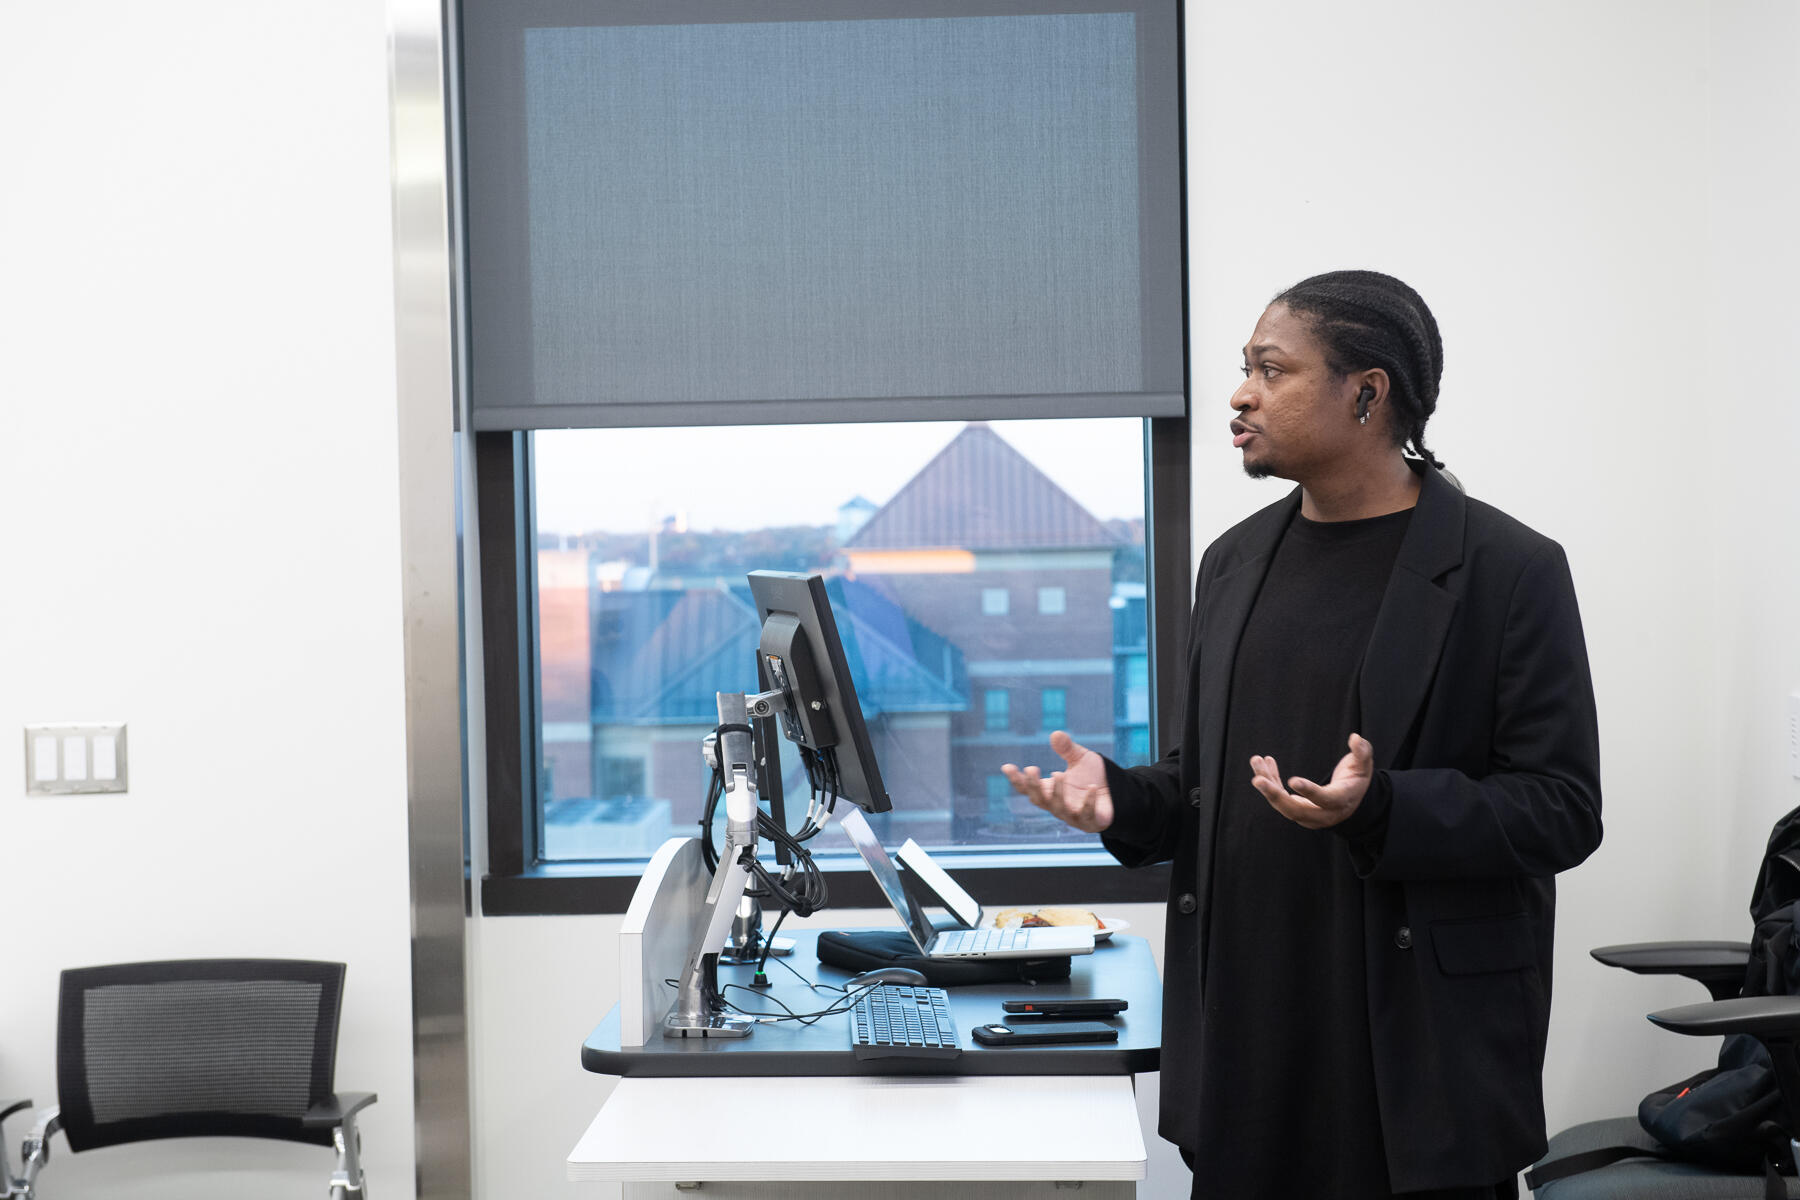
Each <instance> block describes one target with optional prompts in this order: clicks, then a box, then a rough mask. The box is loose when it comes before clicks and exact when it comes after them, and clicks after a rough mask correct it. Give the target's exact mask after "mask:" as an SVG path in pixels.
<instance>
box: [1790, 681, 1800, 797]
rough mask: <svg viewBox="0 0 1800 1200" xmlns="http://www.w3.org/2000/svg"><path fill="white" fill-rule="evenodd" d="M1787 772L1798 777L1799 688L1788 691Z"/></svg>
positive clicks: (1799, 764)
mask: <svg viewBox="0 0 1800 1200" xmlns="http://www.w3.org/2000/svg"><path fill="white" fill-rule="evenodd" d="M1787 743H1788V774H1789V775H1792V776H1793V777H1794V778H1795V779H1800V690H1795V691H1792V692H1789V693H1788V710H1787Z"/></svg>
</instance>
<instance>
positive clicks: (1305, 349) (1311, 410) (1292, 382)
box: [1231, 304, 1358, 483]
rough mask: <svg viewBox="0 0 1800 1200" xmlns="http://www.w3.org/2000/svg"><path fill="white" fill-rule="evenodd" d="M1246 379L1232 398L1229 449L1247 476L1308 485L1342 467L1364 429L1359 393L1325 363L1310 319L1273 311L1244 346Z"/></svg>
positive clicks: (1283, 310)
mask: <svg viewBox="0 0 1800 1200" xmlns="http://www.w3.org/2000/svg"><path fill="white" fill-rule="evenodd" d="M1244 375H1245V379H1244V382H1243V385H1242V386H1240V387H1239V388H1238V390H1237V391H1236V392H1235V393H1233V394H1232V397H1231V407H1232V408H1234V409H1236V410H1237V416H1236V418H1235V419H1234V420H1233V421H1232V422H1231V433H1232V443H1231V444H1232V445H1233V446H1235V447H1237V448H1238V449H1239V450H1241V451H1242V452H1243V462H1244V473H1245V474H1247V475H1249V476H1250V477H1251V478H1252V479H1262V478H1264V477H1265V476H1269V475H1274V476H1278V477H1279V478H1282V479H1292V480H1294V481H1296V482H1299V483H1304V482H1305V481H1306V480H1307V479H1308V478H1309V477H1311V476H1312V475H1314V474H1317V473H1318V472H1319V470H1320V469H1321V468H1327V467H1330V466H1331V465H1333V464H1334V463H1338V462H1340V461H1341V459H1342V457H1343V455H1344V454H1345V453H1346V452H1348V451H1349V449H1350V441H1349V440H1350V439H1351V438H1352V437H1354V435H1355V432H1356V430H1357V428H1358V427H1357V424H1356V415H1355V401H1356V397H1355V389H1354V388H1353V387H1352V386H1351V384H1350V381H1349V380H1347V379H1345V378H1344V377H1343V376H1341V375H1338V374H1336V373H1335V372H1333V371H1332V369H1331V367H1330V366H1329V365H1328V364H1327V363H1326V361H1325V347H1324V346H1323V345H1322V344H1321V343H1320V342H1319V341H1318V339H1317V338H1315V337H1314V336H1313V334H1312V330H1311V329H1310V328H1309V327H1308V325H1307V323H1306V322H1305V320H1303V319H1302V318H1300V317H1297V316H1295V315H1294V314H1293V313H1291V312H1289V311H1288V310H1287V308H1286V306H1284V305H1280V304H1276V305H1272V306H1270V307H1269V309H1268V310H1267V311H1265V312H1264V313H1263V315H1262V319H1261V320H1260V321H1258V322H1257V323H1256V331H1255V332H1254V333H1252V334H1251V335H1250V341H1249V343H1248V344H1247V345H1246V346H1245V347H1244Z"/></svg>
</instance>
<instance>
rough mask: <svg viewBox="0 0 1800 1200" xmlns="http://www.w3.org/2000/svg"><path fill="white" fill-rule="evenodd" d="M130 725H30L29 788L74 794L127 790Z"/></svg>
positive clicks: (43, 793) (42, 792)
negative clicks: (126, 755)
mask: <svg viewBox="0 0 1800 1200" xmlns="http://www.w3.org/2000/svg"><path fill="white" fill-rule="evenodd" d="M126 782H127V781H126V776H125V725H124V723H123V722H120V723H118V724H102V725H27V726H26V727H25V792H26V794H27V795H31V796H71V795H80V794H86V793H90V792H123V791H125V790H126Z"/></svg>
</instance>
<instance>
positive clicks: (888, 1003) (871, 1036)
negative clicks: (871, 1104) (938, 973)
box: [850, 983, 962, 1059]
mask: <svg viewBox="0 0 1800 1200" xmlns="http://www.w3.org/2000/svg"><path fill="white" fill-rule="evenodd" d="M960 1041H961V1039H960V1038H958V1037H957V1033H956V1023H955V1022H954V1021H952V1020H951V1019H950V997H949V996H948V995H946V994H945V992H944V989H943V988H936V987H907V986H905V985H902V984H892V983H884V984H882V985H881V986H880V987H875V988H871V989H869V991H868V992H867V993H866V994H865V995H863V996H862V997H861V998H860V999H858V1000H857V1001H856V1004H855V1005H854V1006H853V1007H852V1008H851V1009H850V1049H851V1052H852V1053H853V1054H855V1056H856V1057H857V1058H858V1059H868V1058H955V1057H956V1056H957V1055H959V1054H961V1053H962V1047H961V1045H960Z"/></svg>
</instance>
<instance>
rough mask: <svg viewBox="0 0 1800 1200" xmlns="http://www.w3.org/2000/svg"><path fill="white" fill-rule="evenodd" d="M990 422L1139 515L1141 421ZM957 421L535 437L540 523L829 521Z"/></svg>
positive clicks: (882, 485)
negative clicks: (678, 518) (680, 518)
mask: <svg viewBox="0 0 1800 1200" xmlns="http://www.w3.org/2000/svg"><path fill="white" fill-rule="evenodd" d="M991 424H992V427H993V429H994V431H995V432H997V433H998V434H999V435H1000V436H1001V437H1003V438H1005V439H1006V440H1007V441H1008V442H1010V443H1011V444H1012V446H1013V447H1014V448H1015V449H1017V450H1018V451H1019V452H1020V453H1022V454H1024V455H1025V457H1026V458H1028V459H1030V460H1031V461H1032V462H1033V463H1035V464H1036V465H1037V467H1038V469H1040V470H1042V471H1043V472H1044V473H1045V474H1046V475H1048V476H1049V477H1050V478H1051V479H1053V480H1055V481H1056V483H1057V484H1058V485H1059V486H1061V487H1062V488H1063V490H1064V491H1066V492H1068V493H1069V494H1070V495H1072V496H1073V497H1075V499H1076V500H1077V501H1079V502H1080V503H1081V504H1082V506H1083V507H1085V508H1086V509H1087V510H1088V511H1089V512H1090V513H1092V514H1093V515H1094V516H1096V517H1098V518H1100V519H1102V520H1105V519H1107V518H1111V517H1141V516H1143V515H1144V468H1143V461H1144V424H1143V422H1142V421H1141V420H1138V419H1136V418H1130V417H1125V418H1106V419H1096V420H1050V421H995V422H992V423H991ZM962 427H963V423H962V422H960V421H951V422H917V423H905V424H888V425H880V424H844V425H757V426H690V427H687V428H681V429H569V430H553V431H545V432H540V433H538V434H536V435H534V436H535V440H536V468H535V469H536V480H537V509H538V528H539V529H540V530H541V531H545V532H555V533H582V532H587V531H590V530H608V531H613V532H624V531H627V530H638V529H648V528H649V527H650V526H651V525H652V524H653V523H655V522H658V521H660V520H661V519H662V518H664V517H666V516H670V515H672V514H676V513H685V514H686V516H687V526H688V528H689V529H694V530H712V529H757V528H764V527H768V526H780V525H830V524H833V523H834V522H835V521H836V520H837V509H838V506H839V505H840V504H843V503H844V502H845V501H847V500H850V499H851V498H853V497H855V496H859V495H860V496H864V497H866V498H868V499H869V500H871V501H873V502H874V503H876V504H877V505H880V504H885V503H886V502H887V501H888V500H889V499H890V498H891V497H892V496H893V494H894V493H895V492H896V491H898V490H899V489H900V488H901V486H903V485H904V484H905V483H906V481H907V480H909V479H911V478H912V477H913V475H914V474H916V473H917V472H918V470H919V468H920V467H923V466H924V465H925V464H926V463H927V462H929V461H930V460H931V457H932V456H933V455H935V454H936V453H937V452H938V451H939V450H941V449H943V448H944V446H945V445H947V444H948V443H949V442H950V439H952V438H953V437H955V436H956V434H957V432H958V431H959V430H961V429H962Z"/></svg>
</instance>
